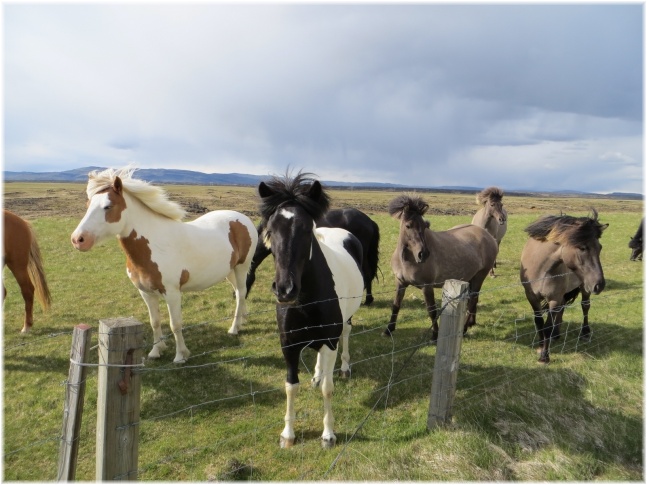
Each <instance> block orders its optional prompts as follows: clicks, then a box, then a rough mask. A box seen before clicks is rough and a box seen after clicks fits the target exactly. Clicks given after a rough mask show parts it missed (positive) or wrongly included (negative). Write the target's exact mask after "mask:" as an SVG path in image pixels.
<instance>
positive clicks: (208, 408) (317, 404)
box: [3, 187, 643, 481]
mask: <svg viewBox="0 0 647 485" xmlns="http://www.w3.org/2000/svg"><path fill="white" fill-rule="evenodd" d="M205 190H207V189H205ZM208 190H214V191H218V192H217V193H216V195H214V194H206V195H205V192H204V191H200V189H199V188H193V187H191V188H185V187H172V189H171V191H172V192H176V193H178V194H181V195H182V196H183V197H196V198H200V200H202V201H203V205H206V206H207V207H208V208H209V209H210V210H212V209H216V208H221V207H216V206H215V205H216V203H220V204H223V203H222V200H223V199H222V197H223V196H224V197H225V198H226V197H227V194H228V192H227V188H208ZM232 190H233V189H232ZM235 190H236V191H237V190H238V189H235ZM241 190H242V189H241ZM236 191H232V192H231V193H230V195H231V194H234V195H236V194H239V192H236ZM221 193H222V194H221ZM241 193H244V191H243V192H241ZM333 196H334V198H335V199H334V200H335V202H336V204H337V205H338V206H339V205H357V206H359V207H360V208H361V209H362V210H365V211H366V212H368V213H369V214H370V215H371V217H372V218H373V219H374V220H375V221H376V222H377V223H378V224H379V226H380V230H381V233H382V242H381V265H380V266H381V270H382V274H383V278H382V279H381V280H380V281H379V283H377V284H376V285H375V286H374V294H375V297H376V301H375V303H374V305H373V306H372V307H362V308H360V310H359V311H358V313H357V314H356V316H355V317H354V319H353V323H354V330H353V336H352V337H351V349H350V350H351V361H352V363H353V367H352V370H353V376H352V378H351V379H350V380H348V381H344V380H339V379H336V381H335V384H336V388H335V397H334V402H333V409H334V413H335V419H336V425H335V430H336V434H337V438H338V443H337V446H336V447H335V448H334V449H332V450H323V449H321V447H320V444H319V435H320V434H321V431H322V423H321V420H322V418H323V416H322V400H321V393H320V391H319V390H318V389H317V390H315V389H311V388H310V386H309V384H308V382H309V377H310V373H311V372H312V371H313V368H314V362H315V354H314V352H312V351H306V352H304V355H303V364H305V365H303V364H302V366H301V374H300V376H301V382H302V383H303V385H302V386H301V390H300V393H299V395H298V398H297V417H298V422H297V424H296V427H295V428H296V432H297V443H296V445H295V447H294V448H292V449H290V450H281V449H279V446H278V437H279V433H280V431H281V429H282V428H283V416H284V414H285V395H284V389H283V383H284V379H285V366H284V363H283V359H282V356H281V352H280V348H279V340H278V335H277V333H276V322H275V315H274V303H273V299H272V295H271V293H270V291H269V285H270V283H271V279H272V276H273V275H272V273H271V271H272V265H271V264H270V261H269V260H268V262H266V263H265V264H263V265H262V266H261V267H260V269H259V272H258V277H257V283H256V286H255V287H254V289H253V290H252V293H251V294H250V296H249V302H248V308H249V311H250V312H251V315H250V317H249V322H248V324H247V326H246V327H245V329H244V331H243V332H242V333H241V334H240V336H238V337H230V336H228V335H227V333H226V332H227V329H228V328H229V325H230V323H231V322H230V320H231V314H232V313H233V308H234V301H233V299H232V296H231V288H230V287H229V285H228V284H227V283H222V284H220V285H218V286H216V287H214V288H212V289H210V290H207V291H205V292H202V293H193V294H187V295H185V297H184V300H183V318H184V322H185V331H184V335H185V339H186V343H187V346H188V347H189V349H190V350H191V351H192V358H191V359H190V361H189V362H188V364H187V365H186V366H184V368H178V367H177V366H174V365H173V364H172V360H173V356H174V349H173V340H172V338H171V339H170V340H169V343H170V344H171V345H169V349H167V351H166V353H165V354H163V356H162V358H161V359H160V360H158V361H150V362H147V363H146V371H145V373H144V374H143V376H142V383H143V391H142V414H141V418H142V423H141V426H140V447H139V449H140V457H139V466H140V476H139V478H140V479H142V480H164V481H180V480H186V481H189V480H190V481H202V480H227V481H230V480H236V479H242V480H250V479H251V480H263V481H292V480H334V481H341V480H343V481H348V480H370V481H391V480H403V481H441V480H451V481H468V480H469V481H471V480H520V481H540V480H541V481H543V480H568V481H573V480H577V481H579V480H605V481H638V480H642V479H643V461H642V460H643V459H642V443H643V441H642V440H643V436H642V430H643V414H642V409H643V407H642V402H643V386H642V384H643V360H642V350H643V349H642V335H643V266H642V264H640V263H635V262H630V261H629V260H628V258H629V253H630V250H629V249H628V248H627V242H628V239H629V236H631V235H633V232H634V231H635V228H636V227H637V226H638V223H639V221H640V217H641V213H640V211H641V210H642V206H641V205H639V204H634V205H631V204H626V205H623V206H622V207H619V208H618V209H616V208H615V207H613V204H616V205H617V206H620V205H622V204H620V203H619V202H616V201H608V200H605V201H603V202H599V201H594V204H596V207H598V206H599V205H600V204H602V205H603V206H604V207H608V209H609V210H607V211H606V212H605V211H603V210H602V209H599V210H600V218H601V220H602V221H603V222H609V223H610V227H609V229H608V230H607V231H606V232H605V233H604V235H603V238H602V244H603V246H604V249H603V251H602V264H603V267H604V271H605V276H606V278H607V288H606V289H605V291H604V292H603V293H602V294H601V295H598V296H595V297H593V299H592V301H593V304H592V308H591V312H590V323H591V328H592V331H593V339H592V341H591V343H589V344H581V343H579V342H578V339H577V333H578V330H579V325H580V323H581V313H580V310H579V304H576V305H574V306H573V307H572V308H569V309H567V311H566V313H565V323H564V327H563V329H564V330H565V331H567V333H566V335H565V336H564V338H563V340H562V341H561V342H559V344H558V345H556V346H554V347H553V353H552V361H551V364H550V365H549V366H541V365H538V364H537V363H536V355H535V352H534V350H533V348H532V343H533V338H534V324H533V322H532V318H531V317H530V307H529V305H528V304H527V302H526V300H525V297H524V294H523V289H522V287H521V285H520V284H519V277H518V260H519V255H520V253H521V248H522V247H523V244H524V242H525V237H526V235H525V233H524V232H523V228H524V227H525V226H526V225H527V224H528V223H529V222H531V221H533V220H534V219H536V217H537V216H538V215H541V214H545V213H559V211H560V209H561V208H562V205H565V204H567V208H569V210H567V208H565V209H564V210H565V212H569V213H573V214H574V215H584V214H586V212H587V209H586V208H585V207H587V205H589V204H590V203H591V201H580V200H577V199H573V200H570V199H569V200H568V201H564V200H561V199H556V200H551V199H537V200H533V199H523V200H522V199H519V200H514V199H511V204H510V206H511V207H514V209H515V210H514V211H513V210H511V209H510V208H509V209H508V210H509V212H510V213H511V216H510V221H509V229H508V234H507V235H506V238H505V239H504V240H503V243H502V245H501V252H500V254H499V258H498V261H499V266H498V269H497V274H498V277H497V278H495V279H488V280H487V281H486V282H485V284H484V287H483V291H482V294H481V298H480V305H479V315H478V318H477V320H478V325H477V326H476V327H474V328H472V329H470V331H469V334H468V337H467V338H466V339H465V341H464V342H463V346H462V356H461V371H460V373H459V377H458V389H457V394H456V398H455V401H454V408H453V422H452V424H451V425H450V426H449V427H447V428H443V429H439V430H436V431H434V432H428V431H427V430H426V420H427V411H428V406H429V393H430V388H431V372H432V369H433V361H434V355H435V347H432V346H428V345H425V341H424V336H425V335H426V330H427V329H428V327H429V320H428V318H427V316H426V312H425V309H424V305H423V300H422V294H421V292H420V291H418V290H415V289H409V290H408V291H407V294H406V297H405V302H404V305H403V308H402V311H401V312H400V318H399V320H398V327H397V331H396V332H395V334H394V337H393V339H387V338H384V337H382V336H381V335H380V334H381V333H382V330H383V328H384V326H385V325H386V323H387V321H388V317H389V314H390V306H391V300H392V298H393V292H394V288H395V284H394V279H393V275H392V273H391V270H390V267H389V260H390V256H391V253H392V251H393V249H394V247H395V243H396V239H397V232H398V225H397V222H396V221H394V220H393V219H391V218H389V217H388V216H387V215H386V214H385V213H384V210H383V209H384V206H385V201H386V200H387V199H388V198H390V197H392V196H393V194H388V193H387V194H383V193H377V194H372V193H366V192H358V193H356V194H353V193H350V192H339V193H337V192H336V193H335V194H334V195H333ZM427 197H428V200H429V201H430V203H431V205H432V208H438V207H440V208H442V207H443V206H442V205H441V204H440V201H441V198H440V197H439V196H434V195H429V196H427ZM443 197H445V198H446V197H447V196H443ZM461 197H462V199H461ZM463 199H464V200H463ZM456 200H458V202H456ZM204 201H206V202H204ZM454 202H456V203H457V204H459V203H460V204H462V205H461V207H464V209H460V210H457V211H455V212H454V213H455V214H456V213H457V214H458V215H435V214H434V213H432V214H430V216H429V219H430V220H431V223H432V228H434V229H435V230H441V229H446V228H449V227H451V226H453V225H456V224H459V223H464V222H469V220H470V217H469V216H467V215H465V214H467V213H469V211H470V210H472V209H473V204H474V203H473V197H469V198H468V197H467V196H456V199H453V202H452V203H454ZM245 204H247V205H246V206H245V207H247V206H248V205H249V198H247V200H245ZM223 206H224V204H223ZM531 206H532V207H531ZM457 207H458V206H457ZM81 212H82V209H81ZM463 212H465V214H464V213H463ZM78 220H79V219H78V218H77V217H52V216H47V217H38V218H36V219H33V220H32V222H33V224H34V227H35V229H36V231H37V233H38V235H39V241H40V244H41V250H42V252H43V255H44V258H45V264H46V270H47V274H48V279H49V283H50V288H51V290H52V295H53V299H54V303H53V306H52V309H51V310H50V312H48V313H43V312H42V311H41V310H40V308H38V307H37V309H36V311H35V315H34V316H35V325H34V328H33V331H32V333H31V334H30V335H27V336H23V335H21V334H20V333H19V331H20V328H21V325H22V304H23V303H22V299H21V298H20V294H19V291H18V288H17V285H16V283H15V280H14V279H13V277H11V275H10V274H9V273H8V272H7V271H5V274H4V276H5V279H4V281H5V285H6V287H7V292H8V296H7V299H6V301H5V304H4V389H3V390H4V401H5V403H4V404H5V407H4V428H3V430H4V433H3V437H4V453H5V459H4V470H3V471H4V478H5V479H6V480H28V481H43V480H54V479H56V468H57V458H58V446H59V442H58V441H57V437H58V436H59V434H60V428H61V424H62V414H63V399H64V395H65V386H64V381H65V379H66V377H67V372H68V368H69V352H70V350H69V349H70V342H71V335H70V333H71V330H72V328H73V327H74V326H75V325H77V324H79V323H89V324H90V325H92V326H93V328H94V329H97V328H98V320H99V319H102V318H111V317H117V316H133V317H135V318H136V319H138V320H140V321H142V322H144V323H145V324H146V325H145V326H146V332H147V341H148V342H149V343H150V341H151V336H152V331H151V330H150V326H149V325H148V315H147V312H146V308H145V305H144V303H143V301H142V300H141V298H140V296H139V294H138V293H137V291H136V290H135V288H134V287H133V286H132V285H131V284H130V282H129V280H128V278H127V277H126V274H125V257H124V256H123V254H122V253H121V252H120V249H119V247H118V245H117V244H116V242H114V241H110V242H108V243H107V244H105V245H104V246H102V247H99V248H95V249H93V251H92V252H90V253H85V254H82V253H79V252H75V251H74V249H73V248H72V246H71V244H70V242H69V235H70V233H71V232H72V230H73V229H74V227H75V226H76V224H77V223H78ZM437 298H439V295H438V296H437ZM163 315H164V323H163V331H164V333H165V334H168V333H169V329H168V324H167V323H166V322H167V321H168V317H167V316H166V314H165V312H163ZM94 344H96V335H95V336H94V338H93V345H94ZM94 352H96V351H94ZM93 359H94V361H96V355H95V354H94V353H93ZM203 364H204V365H205V367H201V368H188V367H189V366H193V365H203ZM390 381H393V382H392V386H391V387H387V384H388V383H389V382H390ZM96 394H97V390H96V371H95V370H94V369H92V370H91V371H90V374H89V379H88V387H87V390H86V404H85V415H84V421H83V427H82V436H81V450H80V456H79V468H78V472H77V479H79V480H93V479H94V467H95V462H94V460H95V458H94V447H95V426H96V399H97V398H96Z"/></svg>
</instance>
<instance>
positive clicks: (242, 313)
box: [227, 265, 247, 335]
mask: <svg viewBox="0 0 647 485" xmlns="http://www.w3.org/2000/svg"><path fill="white" fill-rule="evenodd" d="M246 278H247V268H245V267H243V266H240V265H239V266H236V267H235V268H234V269H233V270H231V272H230V273H229V274H228V275H227V281H229V283H231V285H232V286H233V287H234V293H235V294H236V310H235V312H234V320H233V322H232V323H231V328H230V329H229V331H228V332H227V333H229V334H230V335H238V331H239V330H240V329H241V328H242V327H243V324H244V323H245V321H246V319H247V304H246V301H245V298H246V297H247V281H246Z"/></svg>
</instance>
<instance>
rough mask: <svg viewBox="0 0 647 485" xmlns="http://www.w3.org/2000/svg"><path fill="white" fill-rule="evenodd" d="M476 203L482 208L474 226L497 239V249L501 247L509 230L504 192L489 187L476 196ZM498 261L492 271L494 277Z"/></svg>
mask: <svg viewBox="0 0 647 485" xmlns="http://www.w3.org/2000/svg"><path fill="white" fill-rule="evenodd" d="M476 203H477V204H478V205H480V206H482V207H481V208H480V209H479V210H478V211H477V212H476V214H474V217H472V224H474V225H475V226H479V227H482V228H483V229H485V230H486V231H487V232H489V233H490V234H491V235H492V237H493V238H494V239H496V244H497V247H499V246H501V240H502V239H503V236H505V233H506V231H507V230H508V213H507V212H506V210H505V209H504V208H503V190H501V189H500V188H498V187H488V188H487V189H483V190H482V191H481V192H479V193H478V194H476ZM494 268H496V260H495V261H494V266H492V270H491V271H490V276H492V277H494V276H495V274H494Z"/></svg>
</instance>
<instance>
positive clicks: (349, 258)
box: [258, 173, 364, 447]
mask: <svg viewBox="0 0 647 485" xmlns="http://www.w3.org/2000/svg"><path fill="white" fill-rule="evenodd" d="M309 176H310V174H304V173H299V174H297V175H296V176H295V177H294V178H290V177H289V176H287V175H286V176H285V177H283V178H277V177H274V178H272V179H271V180H269V181H267V182H261V183H260V184H259V186H258V194H259V196H260V198H261V205H260V211H261V215H262V218H263V222H264V225H263V227H264V230H263V234H262V239H263V242H264V244H265V245H267V246H268V247H270V248H272V254H273V255H274V269H275V276H274V282H273V283H272V291H273V293H274V295H275V296H276V301H277V303H276V320H277V323H278V327H279V335H280V339H281V349H282V351H283V357H284V359H285V363H286V365H287V377H286V382H285V393H286V395H287V412H286V414H285V428H284V429H283V431H282V432H281V447H290V446H292V445H293V444H294V437H295V434H294V420H295V417H296V412H295V409H294V401H295V397H296V394H297V391H298V389H299V376H298V370H299V359H300V356H301V352H302V350H303V349H304V348H306V347H310V348H312V349H314V350H316V351H317V365H316V366H315V374H314V377H313V379H312V382H313V384H314V385H315V386H317V385H319V384H321V391H322V394H323V400H324V419H323V422H324V431H323V434H322V435H321V439H322V444H323V446H324V447H329V446H332V445H334V444H335V441H336V437H335V434H334V432H333V424H334V418H333V415H332V393H333V389H334V384H333V370H334V367H335V361H336V360H337V346H338V343H339V339H340V337H341V339H342V366H341V371H342V374H346V375H350V366H349V361H350V355H349V353H348V337H349V335H350V328H351V327H350V319H351V317H352V316H353V314H354V313H355V312H356V311H357V309H358V308H359V307H360V305H361V301H362V292H363V289H364V283H363V280H362V272H361V270H360V268H361V267H362V245H361V244H360V242H359V240H358V239H357V238H356V237H355V236H353V235H352V234H351V233H350V232H348V231H346V230H344V229H339V228H324V227H315V221H316V220H318V219H320V218H321V216H322V215H323V214H324V213H325V212H326V210H327V209H328V205H329V198H328V195H327V194H326V193H325V191H324V190H323V188H322V186H321V184H320V183H319V181H317V180H314V179H312V178H310V177H309Z"/></svg>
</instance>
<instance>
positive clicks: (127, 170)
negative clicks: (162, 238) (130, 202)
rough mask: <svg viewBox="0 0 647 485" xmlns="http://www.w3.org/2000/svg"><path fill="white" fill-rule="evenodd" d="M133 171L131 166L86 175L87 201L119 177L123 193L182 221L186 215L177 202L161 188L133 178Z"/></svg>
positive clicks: (159, 212) (96, 171)
mask: <svg viewBox="0 0 647 485" xmlns="http://www.w3.org/2000/svg"><path fill="white" fill-rule="evenodd" d="M135 170H136V169H135V168H134V167H131V166H128V167H124V168H120V169H114V168H108V169H106V170H103V171H101V172H100V171H98V170H93V171H92V172H90V173H89V174H88V186H87V189H86V192H87V194H88V199H91V198H92V197H94V196H95V195H96V194H97V193H99V192H101V191H102V190H105V189H107V188H109V187H111V186H112V184H113V183H114V181H115V178H116V177H119V178H120V179H121V182H122V185H123V189H124V191H125V192H127V193H128V194H129V195H131V196H132V197H134V198H136V199H137V200H139V201H140V202H141V203H142V204H144V205H145V206H146V207H148V208H149V209H150V210H152V211H153V212H156V213H158V214H160V215H162V216H164V217H168V218H169V219H173V220H176V221H180V220H182V219H183V218H184V216H185V215H186V211H185V210H184V209H182V207H181V206H180V205H179V204H178V203H177V202H173V201H171V200H169V198H168V194H167V193H166V191H165V190H164V189H162V188H161V187H156V186H155V185H151V184H150V183H149V182H146V181H144V180H139V179H135V178H133V177H132V176H133V173H134V172H135Z"/></svg>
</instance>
